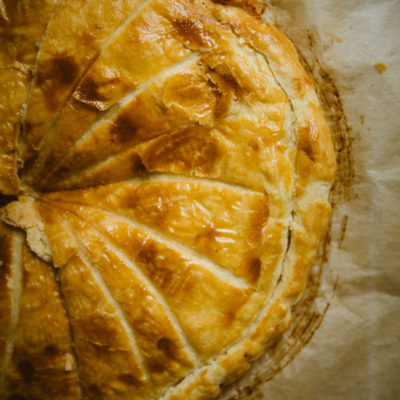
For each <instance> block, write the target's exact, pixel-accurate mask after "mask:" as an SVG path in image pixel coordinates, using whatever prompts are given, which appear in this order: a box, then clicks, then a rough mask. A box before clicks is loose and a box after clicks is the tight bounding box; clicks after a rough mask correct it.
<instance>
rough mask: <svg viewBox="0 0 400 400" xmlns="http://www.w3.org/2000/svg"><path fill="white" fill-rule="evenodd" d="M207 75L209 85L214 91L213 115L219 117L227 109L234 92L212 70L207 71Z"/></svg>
mask: <svg viewBox="0 0 400 400" xmlns="http://www.w3.org/2000/svg"><path fill="white" fill-rule="evenodd" d="M208 75H209V83H210V86H211V87H212V89H213V90H214V92H215V93H216V103H215V109H214V115H215V117H216V118H219V117H221V116H223V115H224V114H225V113H226V112H227V111H228V110H229V108H230V106H231V104H232V99H233V95H234V93H235V92H234V89H233V88H232V86H231V85H229V83H228V82H227V81H226V80H225V79H224V78H223V77H222V76H221V75H219V74H217V73H216V72H213V71H211V72H209V73H208Z"/></svg>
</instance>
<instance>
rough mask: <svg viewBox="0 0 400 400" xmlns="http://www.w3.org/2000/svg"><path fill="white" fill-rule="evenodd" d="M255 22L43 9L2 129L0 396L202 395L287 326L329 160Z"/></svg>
mask: <svg viewBox="0 0 400 400" xmlns="http://www.w3.org/2000/svg"><path fill="white" fill-rule="evenodd" d="M18 3H19V4H21V5H22V4H25V2H24V1H19V2H18ZM33 3H34V2H33ZM38 4H39V3H38ZM262 9H263V2H259V1H255V0H247V1H244V0H243V1H242V0H232V1H211V0H194V1H192V0H191V1H189V0H147V1H142V2H139V1H133V0H131V1H129V0H118V1H117V0H116V1H112V2H105V1H100V2H99V1H96V2H95V1H86V2H84V3H82V2H80V1H77V0H68V1H66V0H65V1H64V0H60V1H59V2H58V3H57V6H56V8H55V9H54V12H53V13H52V14H51V16H50V17H49V23H48V27H47V30H46V35H45V37H44V39H43V42H42V45H41V47H40V49H39V52H38V56H37V60H36V66H35V69H34V75H33V80H32V90H31V92H30V94H29V96H28V100H27V103H26V107H27V109H26V118H25V119H23V118H22V119H20V116H19V115H18V112H16V113H15V115H14V117H13V118H14V120H15V121H14V120H13V121H14V122H13V123H14V124H19V123H21V124H22V126H23V129H24V130H23V135H22V140H21V144H22V145H21V149H20V151H21V153H20V154H19V156H21V157H22V159H23V161H25V166H24V168H23V169H22V170H20V171H19V174H20V178H21V181H22V185H21V187H20V188H19V193H18V195H19V196H18V197H19V198H18V200H16V201H13V202H10V203H9V204H8V205H7V206H5V207H4V208H3V209H2V210H1V215H2V219H3V221H4V222H5V223H7V224H8V225H12V226H13V227H16V228H20V229H22V230H23V231H24V232H25V233H22V232H21V231H20V229H15V228H9V227H6V225H1V231H0V233H1V235H0V237H1V241H0V250H1V252H0V257H1V258H0V302H1V305H2V307H1V311H0V313H1V314H0V322H1V326H0V362H1V375H0V394H1V396H3V397H4V398H7V399H20V398H43V399H47V398H49V399H50V398H55V397H57V396H58V397H57V398H65V399H96V400H99V399H107V400H108V399H115V400H119V399H126V400H128V399H138V400H145V399H163V400H178V399H184V398H189V399H191V400H196V399H199V400H200V399H213V398H217V397H218V396H219V395H220V393H221V391H222V390H223V388H224V386H226V385H228V384H230V383H232V382H233V381H234V380H235V379H236V378H238V377H239V376H241V375H242V374H243V373H244V372H245V371H246V370H247V369H248V368H249V365H250V364H251V362H252V360H253V359H255V358H257V357H259V356H260V355H262V354H263V352H264V351H265V350H266V349H267V348H268V346H270V345H271V344H272V343H273V342H274V341H275V340H277V338H278V337H279V335H280V334H281V333H282V332H283V331H284V330H285V329H286V328H287V327H288V325H289V324H290V320H291V309H292V307H293V306H294V305H295V304H296V303H297V302H298V301H299V299H300V298H301V295H302V293H303V291H304V288H305V285H306V284H307V278H308V272H309V270H310V268H311V267H312V265H313V262H314V259H315V255H316V252H317V250H318V246H319V244H320V242H321V240H322V238H323V237H324V234H325V231H326V229H327V226H328V222H329V218H330V212H331V207H330V204H329V201H328V195H329V190H330V186H331V183H332V180H333V178H334V173H335V156H334V151H333V146H332V141H331V138H330V133H329V129H328V126H327V123H326V121H325V118H324V115H323V112H322V111H321V108H320V105H319V102H318V99H317V96H316V93H315V89H314V86H313V83H312V82H311V80H310V79H309V78H308V77H307V75H306V74H305V72H304V70H303V69H302V67H301V65H300V63H299V60H298V57H297V55H296V52H295V50H294V48H293V46H292V45H291V44H290V42H289V41H288V40H287V39H286V38H285V37H284V36H282V35H281V34H280V33H279V32H278V31H277V30H276V29H275V28H274V27H272V26H270V25H268V24H267V23H265V22H263V20H262V19H261V17H260V12H261V11H262ZM11 42H12V43H13V46H14V47H16V48H18V43H17V42H16V41H14V42H13V41H11ZM13 46H11V47H10V48H14V47H13ZM10 51H11V50H7V49H4V50H2V52H3V54H2V55H1V56H2V57H3V58H4V59H5V58H6V57H8V56H9V55H10V54H9V52H10ZM18 79H20V78H19V77H13V76H11V75H10V77H8V78H7V80H4V82H6V83H7V85H11V86H10V87H14V86H15V87H18ZM0 83H1V81H0ZM13 85H14V86H13ZM3 86H4V87H2V88H1V94H0V95H1V96H2V98H4V99H5V102H6V103H7V104H8V107H10V109H11V108H12V107H14V108H15V107H17V106H13V102H12V101H11V100H9V99H8V98H7V96H8V92H11V90H9V89H6V85H3ZM20 97H21V100H19V103H18V104H22V103H23V101H24V100H23V97H24V95H23V94H21V96H20ZM13 98H16V95H15V96H13ZM18 107H20V106H18ZM10 154H11V155H12V156H13V157H17V156H18V153H17V151H16V149H14V150H12V149H11V150H10ZM1 171H2V170H0V180H1V179H3V180H4V179H7V174H6V172H1ZM14 173H16V169H15V168H14ZM4 193H6V192H5V191H4ZM45 299H46V300H45ZM55 393H57V395H56V394H55ZM60 396H64V397H60Z"/></svg>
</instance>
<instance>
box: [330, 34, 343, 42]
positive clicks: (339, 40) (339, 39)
mask: <svg viewBox="0 0 400 400" xmlns="http://www.w3.org/2000/svg"><path fill="white" fill-rule="evenodd" d="M332 37H333V39H334V40H335V41H336V42H339V43H342V42H343V39H342V38H341V37H340V36H336V35H332Z"/></svg>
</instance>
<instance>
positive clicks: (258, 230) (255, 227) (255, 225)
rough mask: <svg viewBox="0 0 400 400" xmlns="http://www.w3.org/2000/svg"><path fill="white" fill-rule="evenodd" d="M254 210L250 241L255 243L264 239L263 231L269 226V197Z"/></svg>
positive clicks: (260, 201)
mask: <svg viewBox="0 0 400 400" xmlns="http://www.w3.org/2000/svg"><path fill="white" fill-rule="evenodd" d="M256 206H258V207H257V208H254V214H253V216H252V221H251V223H250V228H249V239H250V240H251V241H253V242H255V243H257V242H259V241H260V239H261V237H262V231H263V229H264V227H265V225H266V224H267V221H268V217H269V206H268V196H267V194H265V195H264V196H263V198H262V199H261V200H259V203H258V204H257V205H256Z"/></svg>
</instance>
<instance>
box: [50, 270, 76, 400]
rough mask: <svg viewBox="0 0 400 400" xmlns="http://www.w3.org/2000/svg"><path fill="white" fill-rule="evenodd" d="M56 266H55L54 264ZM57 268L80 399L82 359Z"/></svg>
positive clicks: (59, 290)
mask: <svg viewBox="0 0 400 400" xmlns="http://www.w3.org/2000/svg"><path fill="white" fill-rule="evenodd" d="M52 267H54V266H52ZM54 269H55V272H54V273H55V277H56V279H55V281H56V284H57V287H58V293H59V295H60V303H61V306H62V308H63V310H64V312H65V315H66V318H67V321H68V327H69V334H70V337H71V350H72V355H73V357H74V360H75V365H76V372H77V374H76V383H77V386H78V396H79V400H83V394H82V377H81V366H80V359H79V355H78V349H77V345H76V342H75V336H74V331H73V329H72V324H71V317H70V314H69V311H68V307H67V304H66V300H65V295H64V291H63V288H62V285H61V281H60V270H59V269H58V268H54Z"/></svg>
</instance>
